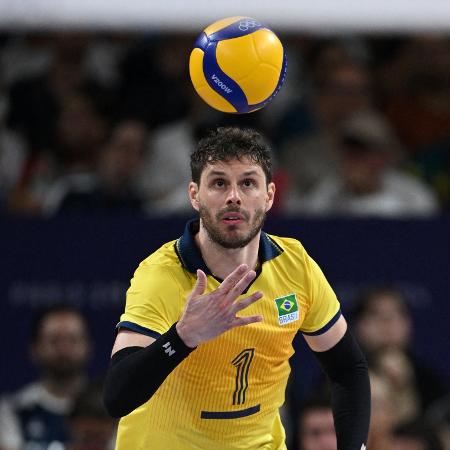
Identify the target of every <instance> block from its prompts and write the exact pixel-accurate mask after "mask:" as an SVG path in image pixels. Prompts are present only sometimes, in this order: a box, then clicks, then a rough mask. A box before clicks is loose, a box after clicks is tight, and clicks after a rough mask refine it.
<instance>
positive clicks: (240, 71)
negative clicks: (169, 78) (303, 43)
mask: <svg viewBox="0 0 450 450" xmlns="http://www.w3.org/2000/svg"><path fill="white" fill-rule="evenodd" d="M189 72H190V76H191V81H192V84H193V86H194V88H195V90H196V91H197V93H198V95H200V97H201V98H202V99H203V100H204V101H205V102H206V103H207V104H208V105H210V106H211V107H213V108H215V109H217V110H219V111H222V112H226V113H240V114H243V113H249V112H252V111H256V110H258V109H261V108H263V107H264V106H265V105H267V103H269V102H270V101H271V100H272V99H273V98H274V97H275V96H276V95H277V93H278V92H279V90H280V89H281V86H282V85H283V82H284V79H285V76H286V55H285V52H284V49H283V45H282V43H281V41H280V40H279V39H278V37H277V36H276V34H275V33H274V32H273V31H272V30H270V29H269V28H268V27H266V26H265V25H263V24H262V23H261V22H259V21H257V20H255V19H252V18H250V17H240V16H238V17H228V18H226V19H222V20H219V21H217V22H214V23H213V24H211V25H210V26H208V27H207V28H205V29H204V30H203V32H202V33H201V34H200V36H199V37H198V38H197V40H196V41H195V44H194V48H193V50H192V52H191V55H190V59H189Z"/></svg>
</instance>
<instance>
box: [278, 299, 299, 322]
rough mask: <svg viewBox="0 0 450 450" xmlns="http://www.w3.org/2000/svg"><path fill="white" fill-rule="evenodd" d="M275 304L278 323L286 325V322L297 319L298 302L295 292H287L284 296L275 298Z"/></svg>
mask: <svg viewBox="0 0 450 450" xmlns="http://www.w3.org/2000/svg"><path fill="white" fill-rule="evenodd" d="M275 304H276V306H277V311H278V323H279V324H280V325H286V324H287V323H291V322H294V321H296V320H298V317H299V314H298V303H297V297H296V296H295V294H288V295H285V296H284V297H278V298H276V299H275Z"/></svg>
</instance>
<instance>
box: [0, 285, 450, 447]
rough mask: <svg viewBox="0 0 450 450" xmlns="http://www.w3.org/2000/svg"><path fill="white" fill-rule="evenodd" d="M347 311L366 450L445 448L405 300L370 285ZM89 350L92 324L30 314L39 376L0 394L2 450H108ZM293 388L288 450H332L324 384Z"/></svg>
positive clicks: (112, 426) (440, 381) (432, 372)
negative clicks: (365, 409)
mask: <svg viewBox="0 0 450 450" xmlns="http://www.w3.org/2000/svg"><path fill="white" fill-rule="evenodd" d="M352 303H353V305H354V307H353V309H352V313H351V314H350V316H349V319H350V326H351V328H352V330H353V333H354V334H355V336H356V337H357V339H358V341H359V343H360V345H361V347H362V348H363V349H364V352H365V354H366V356H367V359H368V363H369V372H370V379H371V390H372V401H371V408H372V417H371V424H370V430H369V441H368V444H367V448H368V449H370V450H450V395H449V386H448V385H447V382H446V380H445V379H444V378H443V377H442V375H441V374H440V373H439V372H438V371H437V370H436V369H435V368H433V367H431V366H429V365H428V364H427V363H426V362H424V361H423V360H421V359H419V358H418V357H417V355H416V354H415V351H414V345H413V341H414V322H413V318H412V317H413V316H412V312H411V306H410V303H409V300H408V298H406V297H405V296H404V295H403V294H402V292H401V291H400V290H398V289H396V288H394V287H391V286H375V287H371V288H370V289H363V290H362V291H361V292H360V293H359V294H358V295H357V298H356V299H354V301H353V302H352ZM93 344H94V343H93V342H92V338H91V332H90V326H89V324H88V322H87V320H86V318H85V316H84V315H83V313H82V312H81V311H80V310H78V309H77V308H75V307H74V306H72V305H67V304H54V305H52V306H49V307H46V308H45V309H42V310H37V311H36V314H35V317H34V319H33V321H32V322H31V325H30V330H29V357H30V358H31V360H32V361H33V363H34V364H35V365H36V367H37V369H38V373H39V377H38V379H36V380H34V381H32V382H31V383H30V384H27V385H26V386H23V387H21V388H20V389H19V390H18V391H17V392H13V393H11V392H10V393H5V392H3V393H1V394H3V395H2V396H1V397H0V450H111V449H113V448H114V442H115V430H116V421H115V420H114V419H112V418H110V417H109V416H108V414H107V413H106V410H105V408H104V406H103V404H102V399H101V397H102V395H101V394H102V380H101V379H91V378H90V375H89V373H88V363H89V360H90V358H92V356H93V355H92V353H93ZM295 357H297V356H296V355H294V358H295ZM105 369H106V368H105ZM300 376H301V374H300ZM293 385H294V384H291V388H290V389H289V390H288V393H287V396H286V406H285V407H283V411H282V413H283V417H284V418H283V421H284V423H285V426H286V430H287V437H288V448H289V450H337V447H336V436H335V432H334V425H333V416H332V410H331V400H330V395H329V390H328V385H327V383H326V381H325V380H324V379H320V378H318V379H317V380H316V381H315V382H312V383H310V386H308V389H307V395H306V397H305V398H304V399H302V400H301V401H300V402H296V401H295V400H294V399H295V398H296V392H293V390H292V386H293Z"/></svg>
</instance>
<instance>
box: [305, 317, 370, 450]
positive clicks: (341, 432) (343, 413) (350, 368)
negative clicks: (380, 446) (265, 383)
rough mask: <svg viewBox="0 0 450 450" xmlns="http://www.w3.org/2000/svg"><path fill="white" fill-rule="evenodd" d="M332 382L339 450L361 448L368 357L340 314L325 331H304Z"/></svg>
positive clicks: (365, 428)
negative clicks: (320, 332)
mask: <svg viewBox="0 0 450 450" xmlns="http://www.w3.org/2000/svg"><path fill="white" fill-rule="evenodd" d="M304 337H305V340H306V342H307V343H308V345H309V347H310V348H311V350H312V351H313V353H314V355H315V356H316V357H317V359H318V360H319V362H320V364H321V366H322V368H323V370H324V372H325V373H326V375H327V376H328V378H329V380H330V383H331V397H332V398H331V401H332V408H333V416H334V425H335V429H336V437H337V448H338V450H364V449H365V448H366V447H365V446H366V444H367V435H368V432H369V422H370V383H369V373H368V367H367V361H366V358H365V357H364V355H363V353H362V351H361V349H360V348H359V345H358V344H357V342H356V340H355V338H354V337H353V335H352V334H351V332H350V330H349V329H348V327H347V322H346V321H345V319H344V317H343V316H342V315H341V316H340V317H339V319H338V320H337V321H336V323H334V324H333V325H332V326H331V327H330V328H329V329H328V330H327V331H325V332H324V333H323V334H319V335H306V334H305V335H304Z"/></svg>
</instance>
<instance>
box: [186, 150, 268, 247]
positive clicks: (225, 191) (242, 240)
mask: <svg viewBox="0 0 450 450" xmlns="http://www.w3.org/2000/svg"><path fill="white" fill-rule="evenodd" d="M274 193H275V186H274V184H273V183H269V184H268V185H267V184H266V177H265V174H264V171H263V170H262V168H261V166H259V165H258V164H255V163H254V162H252V161H251V160H249V159H248V158H243V159H242V161H239V160H236V159H233V160H231V161H228V162H217V163H215V164H208V165H207V166H206V167H205V169H204V170H203V172H202V174H201V178H200V185H197V184H196V183H194V182H191V183H190V185H189V194H190V198H191V203H192V205H193V207H194V208H195V209H196V210H197V211H198V212H199V214H200V219H201V223H202V226H203V227H204V228H205V230H206V232H207V234H208V236H209V238H210V239H211V240H212V241H213V242H215V243H217V244H219V245H221V246H222V247H224V248H240V247H245V246H246V245H247V244H248V243H249V242H250V241H252V239H253V238H255V236H257V235H258V233H259V231H260V230H261V227H262V225H263V223H264V219H265V216H266V213H267V211H268V210H269V209H270V208H271V206H272V203H273V198H274Z"/></svg>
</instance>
